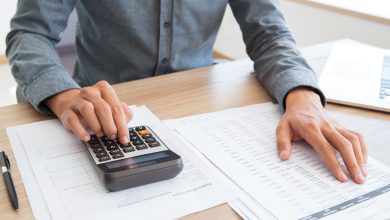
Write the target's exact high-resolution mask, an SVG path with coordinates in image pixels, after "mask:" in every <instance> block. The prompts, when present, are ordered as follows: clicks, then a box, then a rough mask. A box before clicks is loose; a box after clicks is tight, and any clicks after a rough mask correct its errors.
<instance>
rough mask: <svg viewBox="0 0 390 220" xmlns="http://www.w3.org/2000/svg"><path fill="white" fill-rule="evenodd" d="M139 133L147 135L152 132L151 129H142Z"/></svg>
mask: <svg viewBox="0 0 390 220" xmlns="http://www.w3.org/2000/svg"><path fill="white" fill-rule="evenodd" d="M138 134H139V135H146V134H150V131H148V130H140V131H138Z"/></svg>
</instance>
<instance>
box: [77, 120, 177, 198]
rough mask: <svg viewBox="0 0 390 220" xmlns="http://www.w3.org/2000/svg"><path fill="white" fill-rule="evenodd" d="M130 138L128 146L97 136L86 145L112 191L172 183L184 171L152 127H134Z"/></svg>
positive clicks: (175, 155)
mask: <svg viewBox="0 0 390 220" xmlns="http://www.w3.org/2000/svg"><path fill="white" fill-rule="evenodd" d="M129 135H130V143H128V144H121V143H120V142H119V141H118V140H111V139H109V138H108V137H107V136H102V137H98V136H96V135H95V134H92V135H91V138H90V140H89V141H88V142H83V144H84V146H85V147H86V149H87V152H88V154H89V156H90V159H91V160H92V164H93V165H94V167H95V170H96V171H97V173H98V176H99V178H100V179H101V181H102V182H103V184H104V186H105V187H106V188H107V189H108V190H109V191H118V190H122V189H127V188H131V187H136V186H140V185H144V184H148V183H153V182H157V181H161V180H166V179H170V178H173V177H175V176H176V175H177V174H179V173H180V171H181V170H182V169H183V162H182V159H181V157H180V156H179V155H177V154H176V153H175V152H173V151H172V150H170V149H169V148H168V147H167V146H166V145H165V144H164V142H162V141H161V139H160V138H159V137H158V136H157V135H156V134H155V133H154V132H153V130H152V129H150V127H148V126H137V127H131V128H129Z"/></svg>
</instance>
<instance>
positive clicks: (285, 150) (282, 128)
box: [276, 120, 292, 160]
mask: <svg viewBox="0 0 390 220" xmlns="http://www.w3.org/2000/svg"><path fill="white" fill-rule="evenodd" d="M291 140H292V130H291V127H290V125H289V124H288V123H287V122H286V121H284V120H281V121H280V123H279V125H278V127H277V128H276V145H277V147H278V152H279V157H280V159H281V160H287V159H288V158H289V157H290V154H291Z"/></svg>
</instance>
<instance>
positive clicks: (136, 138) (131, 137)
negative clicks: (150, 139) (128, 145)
mask: <svg viewBox="0 0 390 220" xmlns="http://www.w3.org/2000/svg"><path fill="white" fill-rule="evenodd" d="M137 140H140V138H139V137H138V136H130V141H137Z"/></svg>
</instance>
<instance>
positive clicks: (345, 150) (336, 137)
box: [321, 125, 365, 184]
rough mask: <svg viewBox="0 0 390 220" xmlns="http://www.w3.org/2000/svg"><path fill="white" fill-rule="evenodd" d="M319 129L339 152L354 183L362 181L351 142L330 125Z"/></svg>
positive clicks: (362, 176) (362, 177)
mask: <svg viewBox="0 0 390 220" xmlns="http://www.w3.org/2000/svg"><path fill="white" fill-rule="evenodd" d="M321 131H322V133H323V134H324V136H325V138H326V139H327V140H328V141H329V143H330V144H331V145H332V146H333V147H334V148H336V149H337V150H338V151H339V152H340V154H341V156H342V158H343V161H344V163H345V165H346V167H347V169H348V171H349V173H350V174H351V176H352V179H353V180H354V181H355V182H356V183H359V184H361V183H363V182H364V180H365V178H364V175H363V174H362V172H361V169H360V166H359V165H358V163H357V161H356V158H355V153H354V151H353V147H352V144H351V142H349V141H348V140H347V139H346V138H345V137H344V136H342V135H341V134H340V133H339V132H338V131H337V130H336V129H335V128H334V127H332V126H329V125H325V126H323V128H322V129H321Z"/></svg>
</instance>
